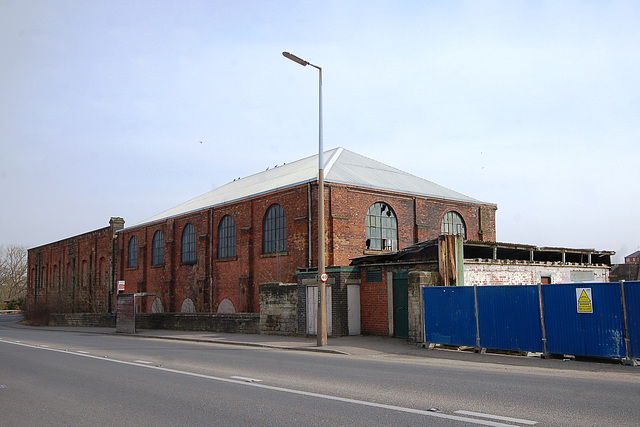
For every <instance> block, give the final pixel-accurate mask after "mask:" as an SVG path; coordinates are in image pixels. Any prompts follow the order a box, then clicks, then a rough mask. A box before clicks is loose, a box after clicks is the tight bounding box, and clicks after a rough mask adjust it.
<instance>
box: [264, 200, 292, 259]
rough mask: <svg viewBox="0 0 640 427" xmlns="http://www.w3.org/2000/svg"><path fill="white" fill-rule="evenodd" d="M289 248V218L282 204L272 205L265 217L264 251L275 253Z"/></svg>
mask: <svg viewBox="0 0 640 427" xmlns="http://www.w3.org/2000/svg"><path fill="white" fill-rule="evenodd" d="M286 250H287V219H286V218H285V216H284V209H282V206H280V205H278V204H275V205H271V207H270V208H269V210H267V215H266V216H265V217H264V235H263V239H262V252H263V253H265V254H273V253H278V252H284V251H286Z"/></svg>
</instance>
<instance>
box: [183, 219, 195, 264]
mask: <svg viewBox="0 0 640 427" xmlns="http://www.w3.org/2000/svg"><path fill="white" fill-rule="evenodd" d="M195 262H196V230H195V228H193V225H192V224H187V225H186V226H185V227H184V230H183V231H182V263H183V264H194V263H195Z"/></svg>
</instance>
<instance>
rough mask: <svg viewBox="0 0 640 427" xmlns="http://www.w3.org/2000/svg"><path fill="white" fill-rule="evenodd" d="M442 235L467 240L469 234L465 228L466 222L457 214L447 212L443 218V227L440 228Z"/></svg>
mask: <svg viewBox="0 0 640 427" xmlns="http://www.w3.org/2000/svg"><path fill="white" fill-rule="evenodd" d="M440 231H441V233H442V234H451V235H453V236H462V238H463V239H466V238H467V232H466V230H465V227H464V221H463V220H462V217H461V216H460V214H458V213H457V212H453V211H451V212H447V213H446V214H445V215H444V218H442V227H441V228H440Z"/></svg>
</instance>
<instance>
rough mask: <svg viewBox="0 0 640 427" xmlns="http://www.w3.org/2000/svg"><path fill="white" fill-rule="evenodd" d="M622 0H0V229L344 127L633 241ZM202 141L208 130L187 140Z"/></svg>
mask: <svg viewBox="0 0 640 427" xmlns="http://www.w3.org/2000/svg"><path fill="white" fill-rule="evenodd" d="M638 22H640V3H638V2H635V1H628V2H616V1H611V2H609V1H607V2H605V1H601V2H579V1H570V2H569V1H568V2H563V1H540V2H530V1H468V2H465V1H460V2H456V1H448V2H439V1H403V2H401V1H395V2H391V1H388V2H385V1H350V2H349V1H329V2H322V1H151V0H148V1H131V0H128V1H102V2H100V1H93V0H91V1H90V0H86V1H82V0H0V54H1V55H2V64H3V65H2V67H0V153H1V154H0V197H1V200H2V209H1V210H0V244H5V245H6V244H23V245H27V246H30V247H31V246H37V245H41V244H45V243H48V242H51V241H54V240H59V239H62V238H65V237H68V236H71V235H75V234H80V233H83V232H86V231H90V230H93V229H97V228H101V227H104V226H106V225H107V224H108V220H109V217H111V216H122V217H124V218H125V220H126V221H127V224H128V225H132V224H135V223H137V222H139V221H141V220H144V219H146V218H148V217H150V216H152V215H154V214H156V213H158V212H160V211H163V210H165V209H167V208H170V207H172V206H175V205H177V204H179V203H182V202H183V201H186V200H188V199H191V198H193V197H195V196H198V195H200V194H202V193H204V192H207V191H209V190H211V189H213V188H216V187H218V186H220V185H223V184H225V183H227V182H229V181H232V180H233V179H235V178H238V177H241V176H247V175H249V174H253V173H256V172H259V171H262V170H264V169H266V168H267V167H273V166H275V165H276V164H282V163H284V162H287V163H288V162H292V161H294V160H297V159H299V158H302V157H307V156H309V155H313V154H315V153H316V152H317V125H318V123H317V103H318V99H317V95H318V94H317V89H318V88H317V81H318V75H317V71H316V70H315V69H313V68H310V67H306V68H303V67H301V66H299V65H297V64H295V63H293V62H291V61H289V60H287V59H285V58H284V57H283V56H282V54H281V52H282V51H285V50H286V51H290V52H292V53H294V54H296V55H298V56H300V57H303V58H305V59H307V60H309V61H310V62H313V63H315V64H318V65H320V66H322V67H323V71H324V107H325V108H324V116H325V117H324V119H325V121H324V131H325V135H324V136H325V139H324V140H325V148H326V149H330V148H334V147H337V146H342V147H345V148H347V149H349V150H351V151H355V152H357V153H360V154H363V155H365V156H368V157H371V158H373V159H376V160H379V161H382V162H385V163H387V164H389V165H391V166H394V167H398V168H400V169H404V170H406V171H408V172H410V173H413V174H415V175H418V176H421V177H423V178H425V179H429V180H431V181H434V182H437V183H439V184H441V185H444V186H446V187H449V188H451V189H453V190H456V191H459V192H461V193H464V194H467V195H469V196H471V197H474V198H477V199H480V200H483V201H487V202H490V203H495V204H497V205H498V212H497V234H498V240H499V241H503V242H512V243H526V244H535V245H540V246H567V247H576V248H595V249H599V250H614V251H616V252H618V255H619V256H624V255H626V254H628V253H630V252H633V251H634V250H636V249H639V248H640V221H638V218H639V216H640V215H639V214H638V210H639V208H640V197H639V190H638V186H637V179H636V176H637V169H638V162H639V161H640V141H639V135H640V119H639V118H640V84H639V83H638V81H639V79H638V70H639V69H640V26H638ZM199 141H202V143H200V142H199Z"/></svg>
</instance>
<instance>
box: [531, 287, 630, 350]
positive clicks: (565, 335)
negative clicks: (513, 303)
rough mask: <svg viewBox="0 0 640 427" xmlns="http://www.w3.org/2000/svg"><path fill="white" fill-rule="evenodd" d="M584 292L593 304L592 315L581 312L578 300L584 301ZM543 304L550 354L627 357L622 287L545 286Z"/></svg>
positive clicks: (543, 288)
mask: <svg viewBox="0 0 640 427" xmlns="http://www.w3.org/2000/svg"><path fill="white" fill-rule="evenodd" d="M589 289H590V291H587V290H589ZM582 290H584V291H585V295H587V298H588V299H590V300H591V311H590V312H587V311H586V309H585V311H584V312H579V306H578V304H579V299H580V298H583V299H584V298H585V297H584V296H581V295H582ZM589 292H590V294H591V295H590V296H589V295H588V293H589ZM542 300H543V307H544V319H545V327H546V334H547V352H548V353H551V354H572V355H575V356H592V357H606V358H611V359H624V358H625V357H626V348H625V342H624V317H623V313H622V291H621V287H620V284H619V283H580V284H558V285H546V286H542Z"/></svg>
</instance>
